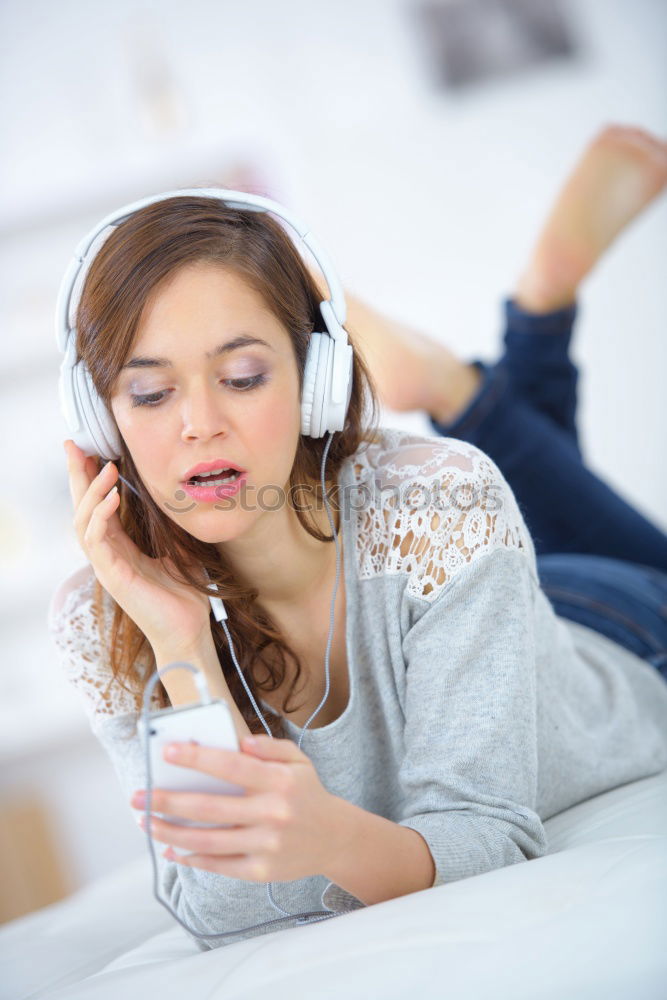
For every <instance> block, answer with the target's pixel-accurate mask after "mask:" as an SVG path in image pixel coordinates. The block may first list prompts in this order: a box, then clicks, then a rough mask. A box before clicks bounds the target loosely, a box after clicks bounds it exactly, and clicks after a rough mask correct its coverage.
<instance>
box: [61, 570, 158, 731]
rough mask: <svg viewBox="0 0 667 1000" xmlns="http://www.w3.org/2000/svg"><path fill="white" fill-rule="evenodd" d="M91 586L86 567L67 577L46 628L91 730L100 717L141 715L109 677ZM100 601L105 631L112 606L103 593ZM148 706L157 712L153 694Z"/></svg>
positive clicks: (90, 573)
mask: <svg viewBox="0 0 667 1000" xmlns="http://www.w3.org/2000/svg"><path fill="white" fill-rule="evenodd" d="M94 587H95V575H94V573H93V571H92V567H90V566H87V567H84V568H83V569H82V570H78V571H77V572H76V573H74V574H72V576H70V577H68V578H67V579H66V580H65V581H64V582H63V583H62V584H61V585H60V587H59V588H58V589H57V591H56V593H55V594H54V597H53V600H52V602H51V607H50V609H49V616H48V627H49V633H50V635H51V637H52V639H53V642H54V643H55V646H56V649H57V650H58V658H59V661H60V665H61V667H62V669H63V671H64V673H65V676H66V677H67V679H68V680H69V681H70V682H71V683H72V684H73V685H74V686H75V687H76V688H77V690H78V691H79V694H80V695H81V697H82V700H83V706H84V709H85V712H86V715H87V717H88V721H89V722H90V725H91V727H92V729H93V730H96V729H98V728H99V725H100V724H101V723H102V722H103V721H104V720H105V719H108V718H111V717H112V716H118V715H124V714H127V713H129V712H134V713H138V712H141V710H142V707H143V706H142V704H141V699H140V697H139V696H138V695H136V696H135V695H133V694H132V693H131V692H129V691H126V690H125V688H124V687H122V686H121V684H120V683H119V682H118V681H117V680H116V679H115V678H114V676H113V673H112V670H111V664H110V662H109V658H108V655H107V652H106V646H105V644H104V643H103V642H102V641H101V639H100V634H99V630H98V626H97V619H96V617H95V606H94ZM103 601H104V611H105V629H110V628H111V618H112V615H113V607H114V604H113V601H112V600H111V598H110V597H109V595H108V594H107V593H106V591H105V592H104V594H103ZM150 668H151V666H150V664H149V663H148V662H146V663H142V664H138V669H140V670H143V671H147V670H148V669H150ZM144 676H145V673H144ZM151 705H152V709H151V710H152V711H153V710H156V711H157V710H159V708H160V704H159V701H158V694H157V691H156V690H154V691H153V694H152V696H151Z"/></svg>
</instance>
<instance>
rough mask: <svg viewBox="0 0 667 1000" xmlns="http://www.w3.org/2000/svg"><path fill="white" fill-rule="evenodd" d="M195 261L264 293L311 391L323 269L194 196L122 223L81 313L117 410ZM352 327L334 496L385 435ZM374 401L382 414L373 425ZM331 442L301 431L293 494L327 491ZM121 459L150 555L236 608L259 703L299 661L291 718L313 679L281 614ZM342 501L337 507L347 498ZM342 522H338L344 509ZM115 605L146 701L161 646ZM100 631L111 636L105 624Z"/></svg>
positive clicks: (117, 667) (128, 502) (283, 241)
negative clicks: (122, 379) (142, 339)
mask: <svg viewBox="0 0 667 1000" xmlns="http://www.w3.org/2000/svg"><path fill="white" fill-rule="evenodd" d="M195 261H208V262H213V263H217V264H220V265H221V266H223V267H224V268H226V269H229V270H232V271H233V272H234V273H235V274H237V275H238V276H239V277H240V278H241V279H242V280H244V281H245V282H246V283H247V284H248V285H249V286H251V287H252V288H253V289H254V290H255V291H257V292H258V293H259V294H260V295H261V296H262V298H263V300H264V302H265V303H266V305H267V307H268V308H269V309H270V310H271V311H272V312H273V314H274V315H275V316H276V317H277V319H278V320H279V321H280V322H281V323H282V325H283V326H284V327H285V329H286V330H287V331H288V332H289V334H290V336H291V338H292V342H293V347H294V352H295V355H296V360H297V367H298V371H299V387H300V388H301V387H302V385H303V373H304V368H305V362H306V354H307V350H308V339H309V334H310V333H311V332H312V331H313V330H325V329H326V327H325V325H324V323H323V321H322V317H321V314H320V311H319V303H320V301H321V300H322V297H323V296H322V295H320V294H319V289H318V283H317V281H316V279H315V277H314V275H313V273H311V271H310V270H309V268H308V267H307V266H306V264H305V263H304V260H303V258H302V257H301V255H300V253H299V251H298V250H297V247H296V246H295V244H294V243H293V242H292V240H291V239H290V238H289V237H288V236H287V234H286V232H285V229H284V228H283V226H282V225H281V224H279V223H278V222H277V221H276V220H275V218H274V217H273V216H272V215H269V214H267V213H266V212H257V211H253V210H249V209H239V208H233V207H231V206H229V205H227V204H225V203H224V202H222V201H220V200H218V199H216V198H211V197H210V196H208V197H206V196H201V197H199V196H192V195H187V196H181V197H173V198H169V199H165V200H163V201H160V202H157V203H154V204H152V205H147V206H145V207H143V208H142V209H140V210H139V211H137V212H135V213H134V214H133V215H131V216H130V217H129V218H128V219H126V220H125V221H124V222H122V223H121V224H120V225H118V226H117V227H116V228H115V230H112V232H111V234H110V235H109V236H108V237H107V238H106V240H105V242H104V243H103V244H102V246H101V248H100V249H99V250H98V252H97V254H96V256H95V258H94V260H93V261H92V264H91V266H90V268H89V270H88V272H87V274H86V277H85V281H84V284H83V288H82V292H81V298H80V301H79V304H78V308H77V323H76V327H77V343H76V348H77V352H78V355H79V357H81V358H82V359H83V360H84V361H85V363H86V365H87V366H88V369H89V371H90V374H91V377H92V380H93V383H94V385H95V388H96V390H97V392H98V393H99V395H100V397H101V398H102V400H103V401H104V403H105V405H106V406H107V408H108V409H109V412H110V413H111V412H112V411H111V396H112V394H113V389H114V385H115V382H116V379H117V377H118V375H119V373H120V370H121V368H122V366H123V364H124V363H125V362H126V360H127V358H128V357H129V354H130V351H131V349H132V346H133V343H134V340H135V338H136V332H137V328H138V326H139V323H140V320H141V316H142V310H143V309H144V307H145V306H146V304H147V302H148V300H149V298H150V297H151V296H152V295H153V294H154V293H155V291H156V290H157V287H158V285H159V284H160V283H161V282H163V281H165V280H166V279H167V278H168V277H169V276H170V275H173V274H174V273H175V272H176V271H177V270H178V269H179V268H181V267H182V266H184V265H187V264H191V263H193V262H195ZM347 332H348V339H349V342H350V344H351V345H352V349H353V383H352V392H351V397H350V402H349V406H348V410H347V415H346V419H345V427H344V429H343V430H342V431H338V432H336V433H334V435H333V437H332V440H331V444H330V446H329V451H328V454H327V465H326V474H327V497H329V496H330V489H329V486H330V483H333V484H334V486H335V484H336V482H337V478H338V471H339V469H340V467H341V464H342V462H343V461H344V460H345V459H346V458H347V457H348V456H351V455H353V454H354V453H355V452H356V451H357V450H358V449H360V448H361V447H362V445H363V442H364V441H371V440H374V439H376V434H375V431H376V429H377V420H378V406H377V399H376V393H375V388H374V384H373V381H372V377H371V375H370V372H369V370H368V368H367V366H366V365H365V364H364V361H363V359H362V357H361V356H360V355H359V353H358V352H357V350H356V349H355V348H354V343H353V340H352V337H351V336H350V334H349V330H348V331H347ZM367 404H369V405H370V419H369V420H366V422H364V421H365V417H364V408H365V407H366V405H367ZM119 436H120V435H119ZM327 440H328V434H327V433H325V434H324V435H323V436H322V437H321V438H312V437H309V436H305V435H301V436H300V438H299V444H298V447H297V451H296V456H295V460H294V465H293V467H292V471H291V475H290V481H289V486H290V495H294V492H295V491H296V489H297V487H298V485H299V484H306V483H309V484H311V485H313V486H314V488H315V490H316V496H319V497H320V498H321V486H320V489H319V491H317V487H316V484H318V483H320V469H321V459H322V452H323V450H324V447H325V445H326V443H327ZM117 464H118V465H119V467H120V470H121V472H122V473H123V475H124V477H125V478H126V479H128V481H129V482H131V483H132V485H133V486H134V487H135V488H136V490H137V491H138V493H139V496H138V497H137V496H136V495H135V494H134V493H133V492H132V491H128V490H127V489H123V488H122V483H121V481H120V480H119V483H118V485H119V489H120V491H121V500H120V506H119V508H118V516H119V517H120V520H121V523H122V525H123V528H124V529H125V531H126V532H127V534H128V535H129V536H130V538H131V539H132V540H133V541H134V542H135V544H136V545H137V546H138V547H139V548H140V549H141V550H142V552H144V553H146V554H147V555H149V556H151V557H153V558H165V557H167V558H168V559H170V560H171V561H172V563H173V565H174V566H176V567H178V568H179V571H180V573H181V576H180V577H178V578H177V577H176V576H174V574H173V573H172V572H171V571H170V569H169V567H168V566H165V571H166V572H168V573H169V575H170V576H172V577H173V578H174V579H178V582H179V583H183V582H186V583H187V584H189V585H190V586H192V587H193V588H195V589H196V590H199V591H201V592H202V593H206V589H205V584H204V583H203V582H202V577H201V575H200V574H201V567H202V566H203V567H204V569H205V570H206V572H207V574H208V578H209V580H210V581H211V582H213V583H215V584H217V587H218V591H219V594H220V596H221V597H222V599H223V600H224V602H225V609H226V611H227V615H228V618H227V626H228V628H229V632H230V635H231V637H232V641H233V643H234V651H235V653H236V658H237V660H238V663H239V666H240V667H241V670H242V671H243V675H244V677H245V679H246V683H247V684H248V687H249V688H250V690H251V691H252V692H253V697H254V698H255V699H256V700H257V699H258V691H267V692H269V691H274V690H276V689H277V688H278V687H279V685H280V684H281V683H282V682H283V681H284V680H285V677H286V667H287V658H288V657H290V658H291V659H292V661H293V663H294V664H295V668H296V671H295V677H294V681H293V683H292V685H291V687H290V688H289V691H288V693H287V695H286V697H285V699H284V701H283V711H286V710H287V706H288V702H289V699H290V697H291V696H292V693H293V691H294V688H295V686H296V684H297V682H298V680H299V677H300V675H301V663H300V662H299V658H298V656H297V655H296V654H295V653H294V652H293V651H292V650H291V649H290V647H289V644H288V643H287V641H286V640H285V638H284V637H283V636H282V635H281V634H280V631H279V629H278V628H277V627H276V625H275V623H274V622H273V621H272V619H271V617H270V616H269V615H268V614H266V613H265V612H264V611H263V610H262V609H261V608H260V607H259V606H255V607H253V603H254V602H255V601H256V599H257V595H258V592H257V591H256V590H250V589H248V588H243V587H241V586H240V584H239V583H238V581H237V580H236V579H234V577H233V575H232V573H231V571H230V568H229V567H228V566H226V565H225V559H224V557H223V556H222V555H221V554H220V553H219V551H218V549H217V548H216V547H215V545H213V544H211V543H207V542H202V541H200V540H199V539H197V538H195V537H194V536H192V535H190V534H189V533H188V532H187V531H185V530H184V529H183V528H181V527H179V526H178V525H177V524H175V522H174V521H173V520H171V519H170V518H169V517H168V516H167V515H166V514H164V513H163V512H162V511H161V510H160V508H159V507H158V506H157V504H156V503H155V502H154V501H153V499H152V497H151V496H150V494H149V493H148V491H147V490H146V488H145V486H144V485H143V483H142V481H141V478H140V476H139V474H138V472H137V470H136V468H135V466H134V463H133V461H132V458H131V455H130V453H129V451H128V450H127V447H126V446H125V442H124V441H123V440H122V437H121V458H120V460H119V461H118V463H117ZM330 502H331V507H332V510H333V511H335V509H336V508H335V500H334V501H333V502H332V501H330ZM294 509H295V513H296V515H297V517H298V519H299V522H300V523H301V525H302V527H303V528H304V529H305V530H306V531H307V532H308V533H309V534H310V535H312V536H313V537H314V538H317V539H318V540H319V541H321V542H333V536H332V535H323V534H322V533H321V532H320V530H319V528H318V527H317V525H316V523H315V522H314V521H313V522H312V524H310V523H309V522H308V520H307V518H306V516H305V513H304V512H303V511H302V510H301V509H300V505H299V504H297V505H296V506H295V508H294ZM333 516H334V521H335V520H336V518H335V513H334V515H333ZM339 520H340V518H339ZM190 567H193V569H191V568H190ZM195 574H196V575H195ZM104 593H105V592H104V590H103V588H102V586H101V584H100V583H99V581H97V580H96V582H95V612H96V616H97V621H98V627H100V623H101V622H103V621H104V618H105V615H104V608H103V601H104ZM109 596H110V595H109ZM112 603H113V611H114V613H113V620H112V623H111V634H110V637H109V640H108V653H109V657H110V664H111V672H112V677H111V680H110V683H113V682H117V683H119V684H120V685H121V686H122V687H124V688H125V690H126V691H127V690H129V691H130V692H131V693H132V694H134V695H135V696H136V697H137V698H138V699H139V700H138V705H140V704H141V699H142V698H143V692H144V690H145V687H146V683H147V681H148V679H149V678H150V676H151V675H152V673H153V672H154V670H155V659H154V656H153V652H152V648H151V646H150V643H149V641H148V639H147V638H146V636H145V635H144V634H143V632H141V630H140V629H139V628H138V626H137V625H136V624H135V623H134V621H133V620H132V619H131V618H130V617H129V615H127V614H126V613H125V611H124V610H123V609H122V608H121V607H120V605H119V604H117V603H116V602H115V601H113V602H112ZM211 623H212V635H213V639H214V642H215V647H216V651H217V654H218V659H219V661H220V665H221V668H222V672H223V675H224V677H225V680H226V682H227V685H228V687H229V691H230V694H231V696H232V698H233V699H234V701H235V703H236V705H237V706H238V708H239V711H240V712H241V714H242V715H243V717H244V719H245V721H246V722H247V724H248V727H249V729H250V730H251V732H263V731H264V729H263V726H262V724H261V721H260V720H259V719H258V718H257V717H256V715H255V711H254V709H253V707H252V705H251V703H250V701H249V699H248V695H247V692H246V691H245V688H244V686H243V684H242V683H241V680H240V678H239V676H238V673H237V670H236V667H235V665H234V663H233V661H232V658H231V654H230V651H229V648H228V645H227V638H226V636H225V634H224V631H223V629H222V628H221V626H220V625H218V624H217V623H216V622H215V619H214V618H213V616H212V613H211ZM100 635H101V637H102V636H103V629H102V628H101V627H100ZM102 641H103V643H104V641H105V640H104V638H103V639H102ZM142 661H143V664H144V669H143V670H141V671H140V670H138V669H137V668H138V666H139V664H140V663H141V662H142ZM146 667H147V668H148V669H147V670H146V669H145V668H146ZM128 683H129V687H127V686H126V684H128ZM155 692H157V694H158V699H159V703H160V705H161V706H162V707H164V708H166V707H168V706H169V699H168V696H167V692H166V690H165V688H164V686H163V685H162V684H161V683H160V682H158V683H157V684H156V686H155ZM290 710H292V709H290ZM264 714H265V717H266V719H267V723H268V725H269V728H270V729H271V731H272V733H273V735H274V736H285V727H284V726H283V723H282V719H281V717H280V716H278V715H275V714H274V713H271V712H266V713H264Z"/></svg>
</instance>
